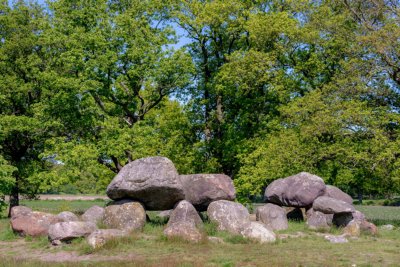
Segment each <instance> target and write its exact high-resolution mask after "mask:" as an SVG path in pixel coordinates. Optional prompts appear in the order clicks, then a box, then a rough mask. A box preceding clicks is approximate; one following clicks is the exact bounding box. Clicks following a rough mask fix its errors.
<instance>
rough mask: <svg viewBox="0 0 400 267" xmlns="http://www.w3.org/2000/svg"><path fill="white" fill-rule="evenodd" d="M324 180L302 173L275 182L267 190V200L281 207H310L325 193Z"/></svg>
mask: <svg viewBox="0 0 400 267" xmlns="http://www.w3.org/2000/svg"><path fill="white" fill-rule="evenodd" d="M325 189H326V185H325V183H324V180H322V178H320V177H318V176H316V175H313V174H310V173H307V172H301V173H298V174H296V175H293V176H289V177H287V178H283V179H282V178H281V179H278V180H275V181H273V182H272V183H271V184H269V185H268V187H267V189H266V190H265V194H264V196H265V200H266V201H267V202H270V203H274V204H277V205H279V206H289V207H310V206H311V205H312V203H313V202H314V200H315V199H316V198H317V197H319V196H322V195H323V194H324V193H325Z"/></svg>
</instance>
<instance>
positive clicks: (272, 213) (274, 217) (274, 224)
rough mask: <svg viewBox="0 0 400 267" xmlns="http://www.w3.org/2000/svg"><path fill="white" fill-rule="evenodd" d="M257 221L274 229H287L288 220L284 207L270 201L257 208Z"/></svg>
mask: <svg viewBox="0 0 400 267" xmlns="http://www.w3.org/2000/svg"><path fill="white" fill-rule="evenodd" d="M256 217H257V221H260V222H262V223H264V224H266V225H267V226H268V227H269V228H271V229H272V230H285V229H287V228H288V220H287V217H286V211H285V209H284V208H282V207H280V206H277V205H275V204H271V203H268V204H266V205H264V206H262V207H259V208H257V210H256Z"/></svg>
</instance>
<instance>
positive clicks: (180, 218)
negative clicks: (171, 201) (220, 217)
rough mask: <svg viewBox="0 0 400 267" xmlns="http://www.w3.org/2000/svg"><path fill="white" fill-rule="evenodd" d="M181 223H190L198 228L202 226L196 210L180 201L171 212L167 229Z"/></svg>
mask: <svg viewBox="0 0 400 267" xmlns="http://www.w3.org/2000/svg"><path fill="white" fill-rule="evenodd" d="M182 222H188V223H192V224H194V225H195V226H198V227H200V226H202V225H203V221H202V220H201V218H200V216H199V214H198V213H197V211H196V209H195V208H194V207H193V205H192V204H191V203H189V202H188V201H186V200H182V201H180V202H179V203H178V205H177V206H176V208H175V209H174V210H173V211H172V212H171V214H170V217H169V221H168V224H167V227H169V226H171V225H173V224H179V223H182Z"/></svg>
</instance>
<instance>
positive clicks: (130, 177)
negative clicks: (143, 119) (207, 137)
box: [107, 157, 185, 210]
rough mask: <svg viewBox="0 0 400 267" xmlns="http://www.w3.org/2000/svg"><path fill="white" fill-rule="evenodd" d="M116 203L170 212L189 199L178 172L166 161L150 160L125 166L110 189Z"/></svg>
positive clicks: (145, 159) (151, 158)
mask: <svg viewBox="0 0 400 267" xmlns="http://www.w3.org/2000/svg"><path fill="white" fill-rule="evenodd" d="M107 195H108V197H109V198H111V199H114V200H119V199H124V198H129V199H133V200H136V201H140V202H141V203H143V204H144V206H145V208H146V209H147V210H168V209H172V208H173V207H174V205H175V204H176V203H177V202H179V201H180V200H183V199H184V198H185V194H184V191H183V188H182V184H181V182H180V179H179V175H178V172H177V170H176V168H175V166H174V164H173V163H172V161H170V160H169V159H167V158H165V157H148V158H142V159H138V160H135V161H132V162H130V163H129V164H127V165H125V166H124V167H123V168H122V169H121V170H120V172H119V173H118V174H117V175H116V176H115V178H114V179H113V180H112V181H111V183H110V184H109V185H108V187H107Z"/></svg>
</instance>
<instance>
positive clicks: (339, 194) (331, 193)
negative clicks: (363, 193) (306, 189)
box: [324, 185, 353, 205]
mask: <svg viewBox="0 0 400 267" xmlns="http://www.w3.org/2000/svg"><path fill="white" fill-rule="evenodd" d="M324 196H326V197H331V198H334V199H338V200H341V201H344V202H346V203H348V204H350V205H353V198H352V197H351V196H349V195H348V194H346V193H345V192H343V191H342V190H340V189H339V188H337V187H336V186H333V185H327V186H326V190H325V194H324Z"/></svg>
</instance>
